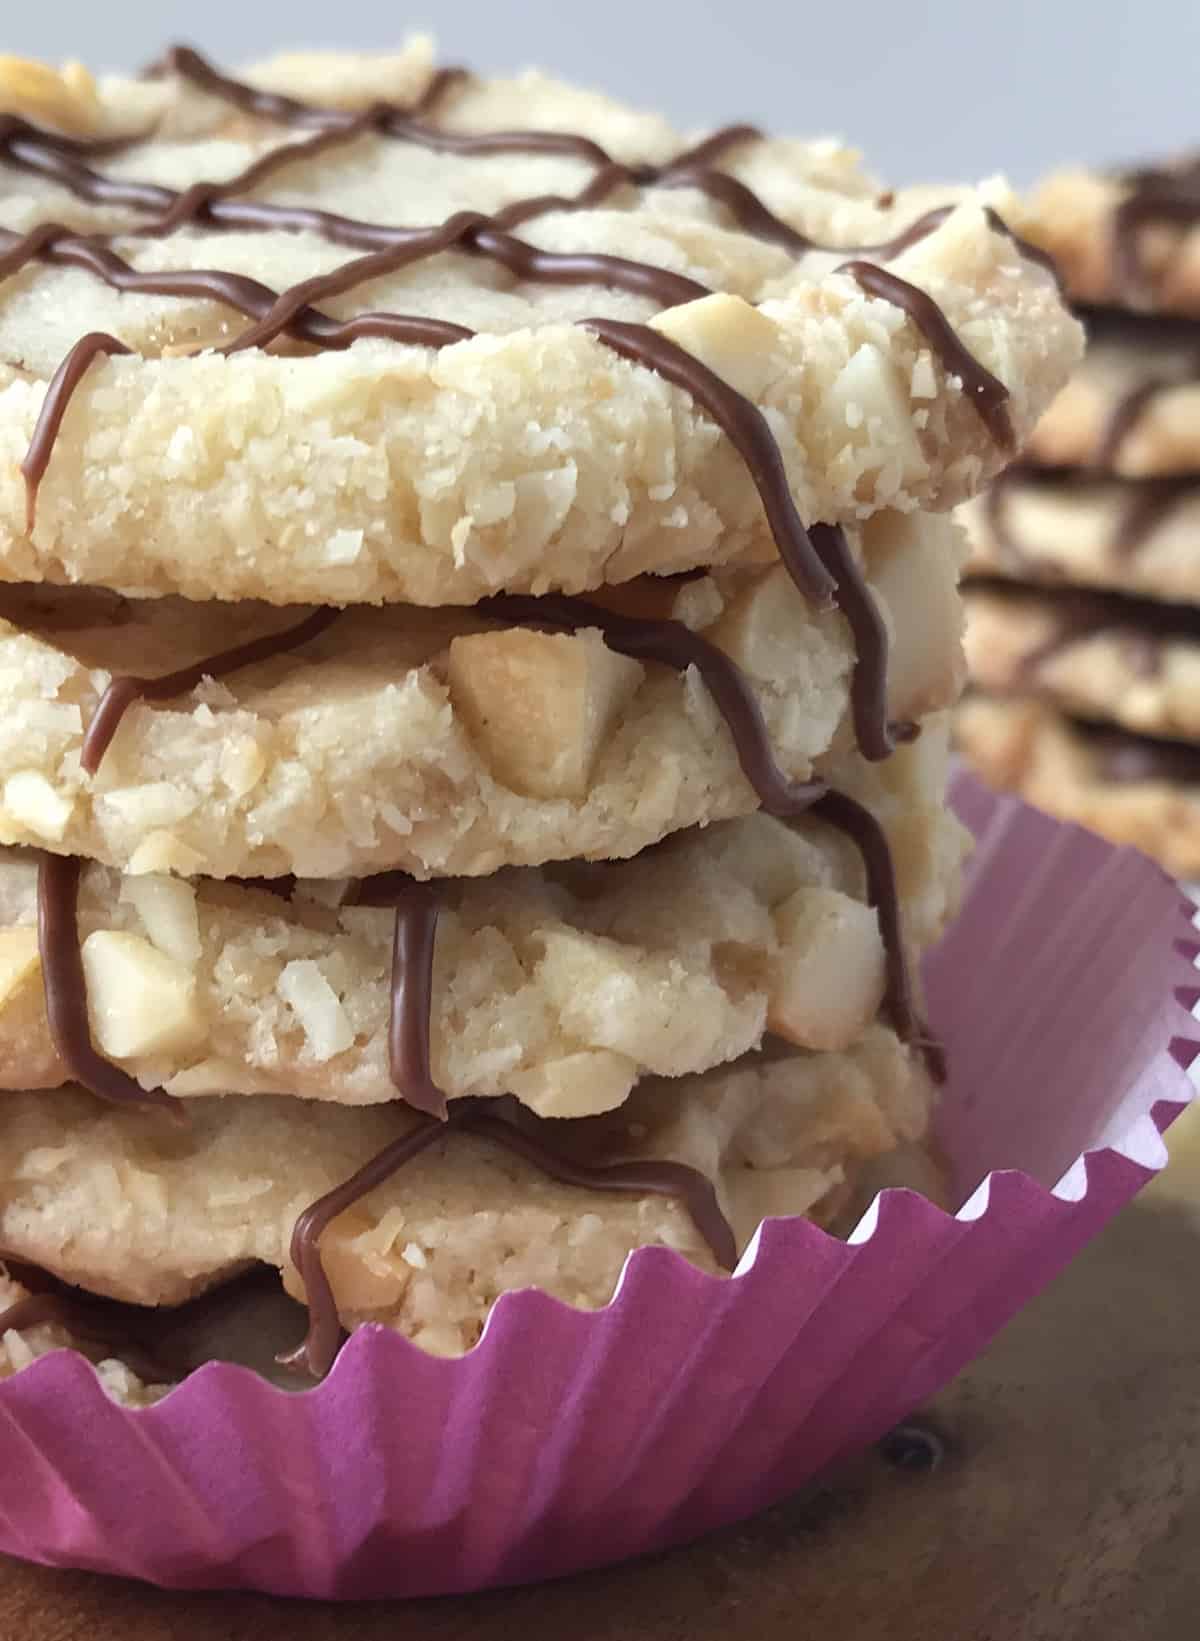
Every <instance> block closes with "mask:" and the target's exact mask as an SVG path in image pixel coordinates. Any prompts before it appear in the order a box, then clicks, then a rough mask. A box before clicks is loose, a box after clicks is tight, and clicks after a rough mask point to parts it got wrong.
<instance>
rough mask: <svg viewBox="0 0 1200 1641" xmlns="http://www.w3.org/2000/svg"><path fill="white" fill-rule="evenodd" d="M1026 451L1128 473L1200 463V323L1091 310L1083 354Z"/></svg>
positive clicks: (1038, 457) (1034, 456)
mask: <svg viewBox="0 0 1200 1641" xmlns="http://www.w3.org/2000/svg"><path fill="white" fill-rule="evenodd" d="M1026 454H1027V455H1028V456H1029V457H1030V459H1031V460H1034V461H1037V462H1041V463H1043V464H1044V465H1046V466H1049V467H1093V468H1095V469H1097V470H1098V471H1101V472H1108V473H1116V474H1119V475H1120V476H1121V477H1122V478H1130V479H1140V478H1149V477H1152V476H1156V475H1162V474H1173V473H1194V472H1196V471H1197V470H1200V329H1198V328H1197V327H1196V326H1195V325H1191V324H1182V323H1180V322H1178V321H1169V320H1161V319H1160V320H1149V319H1136V320H1131V319H1129V318H1128V317H1124V316H1121V315H1113V314H1093V315H1091V316H1090V317H1089V322H1088V348H1087V354H1086V356H1085V358H1084V361H1083V363H1082V364H1081V365H1080V367H1079V369H1078V370H1077V371H1076V372H1075V374H1074V376H1072V378H1071V380H1070V381H1069V382H1068V384H1067V386H1066V387H1065V388H1064V389H1063V390H1062V392H1061V393H1060V394H1059V396H1058V397H1057V399H1055V401H1054V403H1053V404H1052V405H1051V406H1050V408H1049V410H1047V412H1046V414H1045V415H1044V416H1043V417H1042V419H1041V421H1040V422H1039V423H1038V425H1037V427H1036V429H1035V430H1034V432H1033V434H1032V436H1031V438H1030V440H1029V443H1028V445H1027V447H1026Z"/></svg>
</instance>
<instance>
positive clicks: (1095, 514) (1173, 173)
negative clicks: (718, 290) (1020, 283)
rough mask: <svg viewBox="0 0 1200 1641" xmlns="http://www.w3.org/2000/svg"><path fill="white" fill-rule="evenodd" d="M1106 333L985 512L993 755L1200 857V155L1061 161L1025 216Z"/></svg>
mask: <svg viewBox="0 0 1200 1641" xmlns="http://www.w3.org/2000/svg"><path fill="white" fill-rule="evenodd" d="M1022 232H1023V233H1025V234H1027V235H1028V236H1029V237H1030V238H1031V239H1033V240H1035V241H1036V242H1037V243H1038V244H1039V245H1040V246H1042V247H1043V248H1044V249H1046V250H1047V251H1048V252H1050V253H1051V254H1052V255H1053V257H1054V258H1055V260H1056V262H1057V264H1058V266H1059V268H1060V269H1061V271H1062V274H1063V278H1064V281H1065V284H1066V288H1067V291H1068V293H1069V295H1070V296H1071V298H1072V299H1073V300H1074V301H1075V302H1077V303H1078V304H1079V305H1080V310H1081V316H1082V317H1083V319H1084V321H1085V323H1086V327H1087V331H1088V351H1087V358H1086V361H1085V363H1084V365H1083V367H1082V368H1081V369H1080V371H1079V372H1078V374H1077V375H1076V376H1075V378H1074V380H1073V381H1072V382H1071V384H1070V385H1069V387H1068V388H1067V389H1066V390H1065V391H1064V392H1063V394H1062V395H1061V396H1060V398H1059V399H1058V400H1057V401H1056V402H1055V404H1054V405H1053V407H1052V408H1051V410H1050V412H1049V413H1048V415H1047V416H1046V417H1045V419H1044V420H1043V421H1042V423H1041V424H1040V425H1039V427H1038V429H1037V431H1036V433H1035V434H1034V437H1033V439H1032V441H1031V443H1030V445H1029V447H1028V449H1027V451H1026V453H1025V457H1024V459H1023V461H1022V462H1021V464H1020V465H1019V466H1016V467H1014V468H1012V469H1010V470H1009V472H1007V473H1006V474H1005V475H1004V477H1003V479H1002V480H1001V481H1000V482H999V483H998V484H997V485H996V486H995V487H994V489H993V490H992V492H991V493H990V495H988V496H987V497H986V498H984V499H983V500H981V501H976V502H973V503H972V504H971V505H970V506H969V507H967V508H966V509H964V513H963V517H964V522H965V523H966V525H967V529H968V533H969V535H970V538H971V545H972V549H973V563H972V568H973V571H975V572H977V573H978V577H979V579H977V580H974V581H972V583H971V585H970V587H969V589H968V605H969V610H970V626H969V633H968V644H967V648H968V657H969V661H970V666H971V674H972V680H973V683H974V684H975V686H976V690H975V692H974V693H973V694H972V696H971V698H970V699H969V700H968V702H967V703H966V705H965V706H964V709H963V713H962V717H961V720H960V730H961V736H962V741H963V744H964V746H965V748H966V750H967V752H968V753H969V755H970V756H971V757H972V758H973V759H975V760H976V761H977V762H978V764H979V765H980V767H981V768H982V770H983V771H984V773H985V774H987V775H988V776H989V778H991V779H993V780H995V781H996V782H997V783H999V784H1001V785H1007V786H1013V787H1016V788H1018V789H1019V790H1021V791H1022V792H1023V793H1024V794H1025V795H1026V796H1027V797H1029V798H1030V799H1031V800H1032V801H1033V802H1035V803H1037V804H1039V805H1041V806H1042V807H1043V808H1045V809H1048V810H1050V811H1051V812H1052V813H1054V814H1057V815H1060V816H1063V817H1064V818H1067V819H1070V820H1077V821H1081V822H1083V823H1085V824H1086V825H1089V826H1092V827H1094V828H1095V829H1096V830H1097V831H1099V832H1103V833H1106V834H1107V835H1108V836H1109V837H1111V838H1113V839H1114V840H1116V841H1117V842H1120V843H1130V844H1134V845H1136V846H1137V847H1139V848H1141V849H1144V850H1146V851H1147V852H1148V853H1150V854H1152V855H1155V856H1156V857H1157V858H1158V859H1159V860H1160V861H1161V862H1162V863H1163V865H1164V866H1166V868H1167V869H1168V870H1169V871H1171V872H1173V873H1175V874H1176V875H1178V876H1181V877H1197V876H1200V552H1198V551H1197V541H1198V540H1200V167H1198V166H1197V164H1196V163H1194V162H1193V163H1191V164H1186V165H1180V166H1177V167H1174V168H1168V169H1161V170H1143V171H1138V172H1134V173H1131V174H1128V175H1124V176H1118V177H1105V176H1093V175H1089V174H1086V173H1077V172H1073V173H1068V174H1062V175H1059V176H1056V177H1052V178H1050V179H1049V180H1048V181H1047V182H1046V183H1045V184H1044V185H1043V186H1042V187H1041V188H1040V189H1039V190H1038V191H1037V193H1036V194H1035V195H1034V197H1033V199H1032V200H1031V201H1030V203H1029V206H1028V208H1027V210H1026V211H1025V212H1024V213H1023V217H1022Z"/></svg>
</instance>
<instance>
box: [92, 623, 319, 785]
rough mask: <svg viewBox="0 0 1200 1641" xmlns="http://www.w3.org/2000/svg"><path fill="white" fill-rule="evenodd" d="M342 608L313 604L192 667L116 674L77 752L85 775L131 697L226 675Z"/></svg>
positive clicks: (273, 652) (167, 694)
mask: <svg viewBox="0 0 1200 1641" xmlns="http://www.w3.org/2000/svg"><path fill="white" fill-rule="evenodd" d="M340 614H341V611H340V610H335V609H325V610H315V611H314V612H313V614H312V615H309V616H306V617H305V618H304V620H303V621H300V622H298V623H297V624H296V625H295V626H293V627H287V628H285V629H284V630H283V631H282V632H275V633H268V634H266V635H265V636H264V637H262V638H254V639H251V640H250V642H249V643H246V644H238V645H237V646H236V647H235V648H233V649H229V650H222V651H221V653H220V654H219V655H211V656H209V657H207V659H205V660H203V661H197V662H196V663H195V664H194V665H193V666H190V667H180V668H179V670H178V671H177V672H168V673H165V674H164V675H163V676H162V677H161V678H133V677H120V678H114V679H113V680H112V682H111V683H110V684H109V686H108V688H107V689H106V690H105V691H104V694H103V695H102V696H101V697H100V701H99V704H98V705H97V707H96V710H95V712H94V713H93V714H92V716H91V720H90V721H89V723H88V726H87V730H86V732H85V734H84V737H83V750H82V752H81V754H80V758H79V761H80V763H81V765H82V766H83V768H84V769H85V770H86V771H87V773H88V774H89V775H94V774H95V773H96V771H97V770H98V769H99V767H100V764H101V762H102V760H103V758H104V754H105V753H106V752H107V751H108V749H109V747H110V746H111V745H112V742H113V737H114V736H115V735H116V733H117V730H118V729H119V728H120V727H121V720H122V718H123V717H124V716H125V713H126V712H127V711H128V709H129V708H130V707H131V706H132V705H133V703H134V702H135V701H170V700H173V699H174V697H175V696H177V695H186V694H187V692H188V691H189V690H193V689H195V688H196V686H197V684H199V683H201V682H202V681H203V680H204V679H205V678H224V677H226V676H227V675H228V674H229V673H231V672H237V671H238V669H239V668H241V667H252V666H255V665H256V664H257V663H258V662H260V661H269V660H271V659H272V658H273V657H274V656H277V655H285V654H286V653H287V652H288V651H289V650H295V649H299V648H300V647H301V645H303V644H307V643H309V642H311V640H312V639H314V638H317V637H319V636H320V634H321V633H323V632H324V631H325V630H326V628H328V627H331V626H332V625H333V623H334V622H335V621H336V620H337V618H338V616H339V615H340Z"/></svg>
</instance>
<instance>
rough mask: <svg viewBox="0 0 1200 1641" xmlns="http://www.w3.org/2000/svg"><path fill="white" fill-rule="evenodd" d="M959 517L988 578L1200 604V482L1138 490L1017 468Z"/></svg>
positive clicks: (1140, 485)
mask: <svg viewBox="0 0 1200 1641" xmlns="http://www.w3.org/2000/svg"><path fill="white" fill-rule="evenodd" d="M958 518H959V522H960V523H961V524H962V525H963V526H964V528H965V529H966V532H967V538H968V541H969V543H970V549H971V557H970V567H971V569H972V571H974V572H976V573H978V574H984V575H993V576H994V575H999V576H1006V577H1012V578H1014V579H1016V580H1018V581H1027V582H1032V583H1039V584H1043V585H1054V584H1056V583H1059V582H1069V583H1071V584H1073V585H1077V586H1083V587H1097V588H1104V589H1109V590H1112V591H1114V592H1121V593H1129V594H1132V595H1137V596H1142V597H1146V598H1153V599H1158V600H1161V601H1162V602H1164V603H1170V604H1200V560H1198V559H1197V554H1196V541H1197V539H1198V538H1200V484H1197V483H1196V482H1195V480H1194V479H1186V478H1185V479H1180V480H1177V481H1176V480H1161V481H1158V480H1144V481H1141V482H1137V483H1135V482H1133V481H1125V482H1122V481H1119V480H1113V479H1104V478H1097V477H1093V476H1091V475H1087V474H1069V473H1046V474H1042V473H1038V472H1037V471H1036V469H1030V468H1013V469H1010V471H1009V472H1008V473H1006V474H1005V475H1004V476H1003V478H1001V479H1000V480H999V481H998V483H997V484H995V485H994V486H993V488H992V490H991V491H990V492H989V493H988V494H987V495H986V496H983V497H980V498H979V499H977V500H975V501H972V502H969V503H968V504H967V505H966V506H965V507H962V508H960V509H959V512H958Z"/></svg>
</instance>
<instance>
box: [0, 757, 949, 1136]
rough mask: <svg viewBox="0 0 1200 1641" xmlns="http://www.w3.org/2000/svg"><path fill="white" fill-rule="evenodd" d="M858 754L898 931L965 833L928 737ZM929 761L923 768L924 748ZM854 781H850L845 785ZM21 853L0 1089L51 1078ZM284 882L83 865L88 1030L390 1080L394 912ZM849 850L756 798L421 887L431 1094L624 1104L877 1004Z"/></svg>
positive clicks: (13, 877)
mask: <svg viewBox="0 0 1200 1641" xmlns="http://www.w3.org/2000/svg"><path fill="white" fill-rule="evenodd" d="M927 734H928V740H929V744H928V745H927V746H925V747H921V746H920V745H918V746H917V747H914V748H912V749H908V750H906V751H905V752H904V753H901V754H899V755H898V756H897V758H894V759H892V760H891V761H890V763H889V765H888V767H887V769H886V772H885V773H881V774H880V775H875V774H873V773H872V774H871V775H870V776H864V780H866V781H867V782H869V783H870V784H871V785H872V786H873V787H874V788H875V792H876V796H877V802H876V805H875V807H876V808H877V810H878V811H880V812H882V816H883V819H884V821H885V824H890V825H891V827H892V828H893V829H894V837H895V856H896V870H897V877H898V882H899V887H900V894H901V896H902V898H903V901H904V911H905V914H906V934H907V936H908V939H909V942H910V944H911V945H912V947H913V950H914V954H915V952H916V951H917V950H919V949H922V948H923V947H924V946H926V945H928V944H929V942H930V941H931V939H932V938H934V937H935V936H936V933H937V932H938V930H939V929H940V926H941V922H942V921H943V918H944V916H945V913H946V910H947V908H948V906H950V905H951V904H952V902H953V897H954V894H955V892H956V882H957V868H958V864H959V861H960V859H961V853H962V845H961V830H960V828H959V827H958V825H957V823H956V822H955V821H953V820H952V819H951V818H950V817H948V816H946V815H945V814H944V813H943V810H942V795H941V779H940V777H941V774H942V766H943V764H944V747H942V748H938V747H937V746H936V745H935V743H936V742H938V741H939V740H941V739H942V737H941V735H940V733H939V731H938V730H937V729H936V728H935V729H934V730H933V731H931V732H927ZM922 766H924V767H922ZM847 784H849V783H847ZM36 881H37V864H36V857H31V856H30V855H29V854H27V853H26V852H24V851H20V850H10V851H7V852H0V993H2V994H3V995H2V1000H0V1086H7V1087H9V1088H14V1087H24V1088H31V1087H54V1086H57V1084H58V1083H60V1082H63V1081H65V1080H66V1077H67V1071H66V1068H65V1066H64V1064H63V1062H62V1061H61V1060H60V1058H59V1055H58V1052H57V1050H56V1048H55V1046H54V1043H53V1041H52V1039H51V1036H50V1031H49V1026H48V1023H47V1019H46V1011H45V1002H44V998H43V987H42V973H41V964H40V961H39V955H38V939H37V932H36V929H35V927H34V925H35V920H36ZM351 892H352V890H350V889H349V887H348V886H338V885H336V884H335V885H332V886H331V885H329V884H326V883H313V882H311V881H305V882H301V883H300V884H299V885H297V887H296V889H295V890H294V891H293V895H292V898H291V899H290V900H285V899H283V898H281V897H280V896H277V895H275V894H272V893H269V892H268V891H267V890H265V889H261V888H256V887H252V886H248V885H242V884H236V883H226V884H221V883H214V882H211V881H209V880H206V879H200V880H197V881H196V882H194V883H189V882H186V881H184V880H180V879H177V878H167V877H160V876H155V875H151V876H146V877H140V878H124V879H122V878H121V877H120V875H119V874H117V873H115V872H112V871H110V870H108V869H107V868H104V867H90V868H88V869H87V871H86V872H85V874H84V879H83V887H82V891H81V895H80V918H79V926H80V935H81V939H82V951H83V961H84V970H85V975H86V979H87V985H88V1000H89V1006H90V1013H91V1026H92V1035H93V1039H94V1041H95V1043H96V1045H97V1047H98V1048H100V1049H101V1050H102V1051H103V1052H104V1053H105V1054H106V1055H108V1056H109V1057H110V1058H112V1059H114V1060H116V1061H117V1062H119V1063H120V1064H121V1065H123V1066H125V1067H126V1068H127V1069H128V1070H129V1071H130V1072H131V1073H132V1074H133V1075H135V1076H136V1077H138V1078H139V1079H140V1080H141V1081H142V1082H143V1083H144V1084H145V1085H146V1086H148V1087H150V1086H156V1085H158V1084H165V1085H166V1087H167V1089H168V1091H169V1092H170V1093H172V1094H177V1095H192V1094H221V1093H245V1094H257V1093H290V1094H294V1095H297V1096H299V1097H301V1098H304V1099H313V1100H332V1101H337V1102H341V1103H345V1104H350V1105H357V1104H370V1103H373V1102H376V1101H383V1100H394V1099H396V1098H397V1089H396V1087H395V1085H394V1084H393V1082H392V1080H391V1077H390V1075H389V1070H388V1056H387V1031H388V1014H389V999H390V981H391V968H392V960H391V953H392V933H393V925H394V913H393V912H392V910H391V909H390V908H388V907H376V906H360V905H353V904H341V905H339V904H336V903H332V904H331V903H330V902H331V901H333V902H336V901H337V899H338V898H339V896H340V894H341V893H351ZM863 892H864V878H863V874H862V869H861V861H860V857H859V855H858V851H857V850H856V849H855V848H854V846H853V845H851V844H850V843H849V842H848V841H847V840H846V839H844V838H843V837H842V835H841V834H840V833H836V832H833V831H831V829H830V828H829V827H827V826H825V825H823V824H821V823H819V822H816V821H813V822H805V823H803V827H802V831H799V832H793V831H791V830H789V829H788V828H787V827H786V826H784V825H783V824H782V823H780V822H777V821H773V820H770V819H769V818H767V817H766V816H763V815H753V816H749V817H747V818H746V819H744V820H740V821H727V822H722V823H719V824H716V825H714V826H712V827H711V828H709V829H708V830H707V831H704V832H691V833H684V834H680V835H678V836H677V837H675V838H674V839H670V840H668V841H667V842H666V843H664V844H662V845H661V846H660V847H659V849H658V850H656V851H650V852H647V853H643V854H642V855H640V856H638V857H637V858H636V859H634V860H632V861H623V862H602V863H597V864H594V865H587V864H583V863H572V864H569V865H563V866H558V867H553V868H551V867H547V868H540V869H539V868H533V867H529V868H524V869H513V870H510V871H506V872H502V873H498V874H496V875H495V876H493V877H490V878H483V879H455V880H449V881H447V882H446V883H445V884H444V885H442V886H441V887H440V890H439V900H440V902H441V905H442V908H443V909H442V914H441V919H440V923H439V926H438V932H437V941H436V948H435V965H434V979H433V1011H432V1019H433V1072H434V1076H435V1079H436V1080H437V1082H438V1083H439V1084H440V1086H441V1087H442V1088H444V1089H445V1091H446V1092H447V1094H448V1095H450V1096H452V1097H455V1096H460V1095H466V1094H484V1095H500V1094H507V1093H512V1094H515V1095H516V1096H517V1097H518V1098H519V1099H520V1100H521V1101H523V1102H524V1103H525V1104H527V1105H529V1106H530V1107H532V1108H533V1109H534V1110H538V1111H541V1112H543V1113H545V1114H548V1115H554V1116H570V1117H574V1116H581V1115H584V1114H587V1113H590V1112H594V1111H603V1110H607V1109H610V1108H611V1107H613V1106H616V1105H619V1104H620V1102H621V1101H622V1100H623V1099H624V1098H625V1097H626V1095H627V1094H628V1093H629V1090H630V1089H631V1088H632V1086H633V1084H634V1083H635V1082H636V1081H637V1079H638V1077H639V1076H642V1075H644V1074H647V1073H657V1074H659V1075H662V1076H680V1075H683V1074H684V1073H687V1072H693V1071H703V1070H706V1069H707V1068H708V1067H710V1066H712V1065H716V1064H719V1063H721V1062H724V1061H728V1060H732V1059H735V1058H736V1057H737V1056H738V1055H740V1054H743V1053H745V1052H746V1051H747V1050H749V1049H751V1048H753V1047H755V1046H756V1045H757V1044H758V1043H759V1041H760V1040H761V1037H762V1034H763V1032H764V1030H766V1029H768V1028H770V1029H771V1030H773V1031H775V1032H777V1033H778V1034H780V1035H782V1036H786V1037H787V1038H788V1039H789V1040H790V1041H792V1042H794V1043H797V1044H801V1043H802V1044H804V1045H805V1046H806V1047H816V1048H823V1049H825V1048H829V1049H832V1048H841V1047H845V1046H846V1045H848V1044H850V1043H852V1042H854V1041H855V1040H856V1039H857V1038H858V1037H859V1036H860V1035H861V1033H862V1032H863V1031H864V1030H865V1028H866V1027H867V1026H868V1024H869V1023H870V1022H871V1020H872V1019H874V1017H875V1014H876V1012H877V1010H878V1008H879V1005H880V1001H881V999H882V996H883V991H884V947H883V943H882V940H881V936H880V931H879V924H878V919H877V917H876V914H875V912H874V911H873V910H872V909H870V908H868V907H867V906H865V905H864V904H863V903H862V899H861V896H862V894H863Z"/></svg>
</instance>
